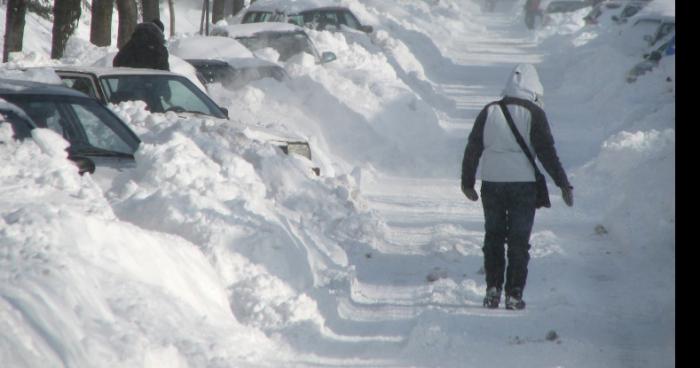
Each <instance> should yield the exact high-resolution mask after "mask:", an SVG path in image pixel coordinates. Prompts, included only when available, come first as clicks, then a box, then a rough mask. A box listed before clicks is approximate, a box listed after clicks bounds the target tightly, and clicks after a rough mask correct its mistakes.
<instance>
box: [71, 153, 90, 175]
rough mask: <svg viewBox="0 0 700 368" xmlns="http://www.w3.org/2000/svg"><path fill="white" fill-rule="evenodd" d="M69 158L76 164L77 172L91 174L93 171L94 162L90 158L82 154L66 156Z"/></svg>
mask: <svg viewBox="0 0 700 368" xmlns="http://www.w3.org/2000/svg"><path fill="white" fill-rule="evenodd" d="M68 159H69V160H71V161H73V163H75V165H76V166H78V173H79V174H80V175H83V174H85V173H89V174H92V173H94V172H95V162H94V161H92V160H91V159H89V158H87V157H83V156H71V157H68Z"/></svg>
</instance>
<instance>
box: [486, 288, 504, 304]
mask: <svg viewBox="0 0 700 368" xmlns="http://www.w3.org/2000/svg"><path fill="white" fill-rule="evenodd" d="M500 302H501V289H499V288H497V287H495V286H492V287H490V288H488V289H487V290H486V297H485V298H484V307H486V308H489V309H495V308H498V304H499V303H500Z"/></svg>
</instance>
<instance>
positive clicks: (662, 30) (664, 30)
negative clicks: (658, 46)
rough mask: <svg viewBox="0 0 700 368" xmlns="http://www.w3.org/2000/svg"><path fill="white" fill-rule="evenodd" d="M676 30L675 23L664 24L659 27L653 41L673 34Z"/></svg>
mask: <svg viewBox="0 0 700 368" xmlns="http://www.w3.org/2000/svg"><path fill="white" fill-rule="evenodd" d="M675 30H676V24H675V23H664V24H662V25H661V27H659V33H658V35H657V36H656V39H655V40H654V41H658V40H660V39H662V38H664V37H665V36H666V35H667V34H669V33H671V32H673V31H675Z"/></svg>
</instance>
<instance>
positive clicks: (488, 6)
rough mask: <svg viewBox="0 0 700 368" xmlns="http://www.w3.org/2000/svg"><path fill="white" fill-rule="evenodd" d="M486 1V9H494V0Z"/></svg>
mask: <svg viewBox="0 0 700 368" xmlns="http://www.w3.org/2000/svg"><path fill="white" fill-rule="evenodd" d="M485 1H486V10H488V11H490V12H492V11H494V10H496V0H485Z"/></svg>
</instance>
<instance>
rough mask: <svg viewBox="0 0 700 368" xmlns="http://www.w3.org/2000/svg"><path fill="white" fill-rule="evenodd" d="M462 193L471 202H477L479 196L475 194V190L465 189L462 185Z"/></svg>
mask: <svg viewBox="0 0 700 368" xmlns="http://www.w3.org/2000/svg"><path fill="white" fill-rule="evenodd" d="M462 193H464V195H465V196H466V197H467V198H469V199H470V200H472V201H477V200H479V195H478V194H476V190H474V188H467V187H465V186H464V185H462Z"/></svg>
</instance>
